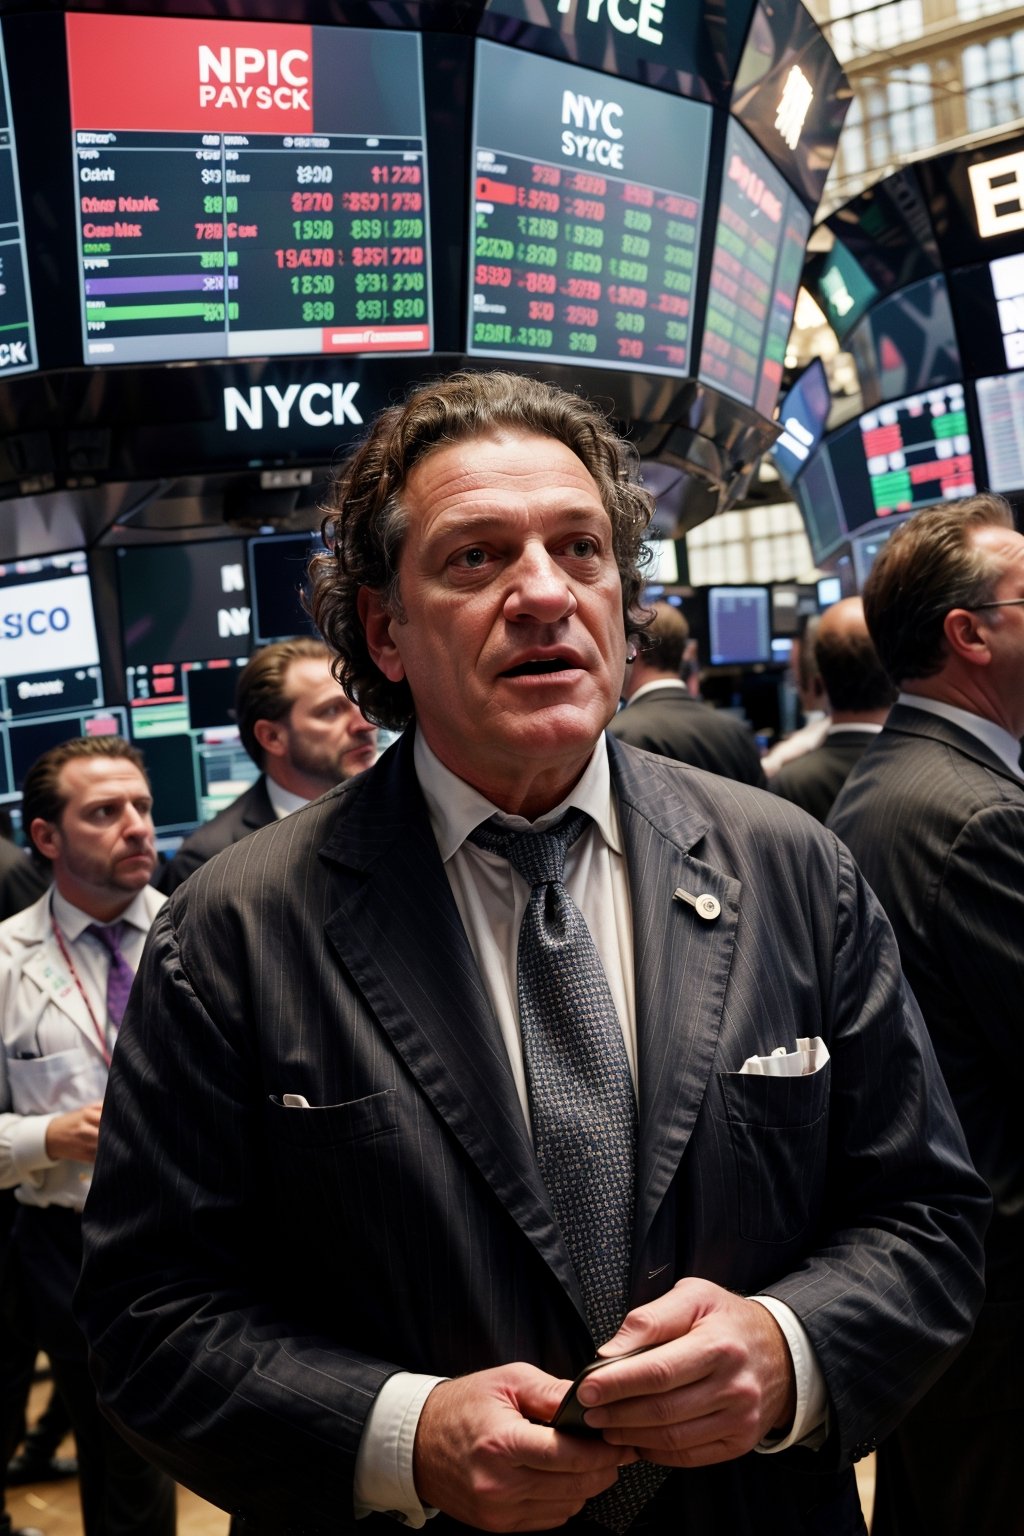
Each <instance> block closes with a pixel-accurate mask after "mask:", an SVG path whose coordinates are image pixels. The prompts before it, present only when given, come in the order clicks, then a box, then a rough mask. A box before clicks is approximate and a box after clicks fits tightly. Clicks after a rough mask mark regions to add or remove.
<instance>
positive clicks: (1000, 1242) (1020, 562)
mask: <svg viewBox="0 0 1024 1536" xmlns="http://www.w3.org/2000/svg"><path fill="white" fill-rule="evenodd" d="M864 613H865V616H866V618H867V622H868V627H869V629H870V631H871V638H872V639H873V641H874V643H875V649H876V651H877V652H878V655H879V658H880V660H881V662H882V664H883V666H884V667H885V669H886V671H887V673H888V674H889V676H890V678H892V680H893V681H894V682H895V683H897V684H898V686H899V688H900V695H899V698H898V700H897V703H896V705H895V707H894V708H893V710H892V712H891V713H890V715H889V717H888V719H887V721H886V724H885V728H884V730H883V731H882V732H881V734H880V735H879V736H877V737H876V738H875V741H874V742H873V743H872V744H871V746H870V747H869V748H868V750H867V751H866V752H865V754H864V756H863V757H862V758H861V760H860V762H859V764H858V765H857V767H856V768H855V769H854V770H853V772H852V773H851V775H850V777H849V778H848V779H847V781H846V784H845V785H844V787H843V789H842V790H841V792H840V794H839V797H838V799H837V800H836V803H835V805H834V806H833V808H832V812H831V815H830V817H829V825H830V826H831V827H833V828H834V830H835V831H836V832H837V834H838V835H839V836H840V837H841V838H843V840H844V841H845V842H846V843H847V844H848V845H849V847H850V848H851V850H852V851H853V853H854V855H855V856H856V859H857V862H858V863H859V865H860V867H861V870H862V871H863V873H864V874H865V876H866V877H867V879H868V880H869V881H870V883H871V885H872V887H873V888H874V890H875V891H876V892H877V894H878V896H879V898H880V900H881V902H882V905H883V906H884V907H885V910H886V912H887V913H888V914H889V917H890V919H891V921H892V925H893V928H894V929H895V931H896V937H897V939H898V941H899V947H900V955H901V957H902V961H903V966H904V970H905V972H906V975H907V977H908V979H909V981H910V983H911V985H912V987H913V989H914V993H915V996H916V997H917V1000H918V1002H919V1003H920V1005H921V1011H922V1013H923V1014H924V1018H925V1022H926V1023H927V1025H928V1029H929V1032H930V1033H931V1036H932V1039H933V1041H934V1044H935V1048H936V1051H937V1053H938V1057H939V1061H940V1064H941V1066H942V1069H943V1071H944V1073H945V1075H946V1081H947V1083H948V1084H949V1088H950V1091H951V1093H952V1095H953V1101H954V1103H955V1104H956V1107H957V1110H958V1112H959V1115H960V1118H961V1121H962V1122H963V1127H964V1131H965V1133H966V1136H967V1142H968V1145H969V1147H970V1149H971V1154H972V1156H973V1158H974V1161H975V1163H976V1165H977V1168H978V1171H979V1172H980V1173H982V1174H983V1175H984V1176H985V1178H986V1179H987V1180H988V1183H989V1186H990V1188H991V1190H992V1194H993V1197H994V1207H993V1216H992V1225H991V1227H990V1229H989V1233H988V1241H987V1247H986V1299H985V1306H984V1308H983V1310H982V1313H981V1316H980V1318H979V1320H978V1325H977V1328H976V1330H975V1333H974V1336H973V1338H972V1339H971V1342H970V1344H969V1345H968V1346H967V1348H966V1349H965V1350H964V1352H963V1354H962V1355H961V1357H960V1359H959V1360H957V1362H956V1364H955V1366H954V1367H953V1369H952V1370H951V1371H950V1373H949V1375H948V1376H947V1377H945V1378H944V1379H943V1380H942V1381H941V1382H940V1383H939V1385H938V1387H937V1388H936V1389H935V1391H934V1392H932V1393H929V1395H928V1396H927V1397H926V1398H925V1399H924V1400H923V1401H922V1402H921V1403H920V1405H919V1406H918V1407H917V1408H916V1409H915V1410H914V1411H913V1412H912V1413H911V1414H909V1415H908V1417H907V1419H906V1422H905V1423H904V1424H903V1425H902V1426H901V1427H900V1429H899V1430H898V1431H897V1432H896V1434H895V1435H894V1436H893V1437H892V1438H891V1439H890V1440H889V1441H887V1442H886V1443H885V1445H884V1446H882V1448H881V1450H880V1452H879V1465H878V1479H877V1488H876V1513H875V1523H874V1525H873V1527H872V1529H873V1530H874V1531H876V1532H877V1533H879V1536H894V1533H899V1536H904V1533H907V1532H917V1531H928V1532H929V1536H959V1533H960V1532H962V1531H965V1530H976V1531H1000V1532H1006V1533H1007V1536H1009V1533H1010V1532H1014V1533H1019V1532H1024V1487H1022V1486H1021V1481H1020V1478H1019V1477H1018V1476H1017V1473H1016V1452H1017V1447H1018V1446H1019V1444H1020V1437H1021V1433H1022V1431H1024V1412H1022V1411H1021V1406H1020V1391H1019V1382H1020V1379H1021V1374H1022V1372H1024V1139H1022V1137H1021V1134H1020V1121H1019V1109H1018V1105H1017V1095H1016V1066H1017V1046H1018V1044H1019V1041H1020V1034H1021V1031H1020V1008H1021V994H1022V990H1024V777H1022V774H1021V767H1020V738H1021V737H1022V736H1024V538H1022V537H1021V535H1020V534H1019V533H1018V532H1017V531H1016V529H1015V528H1014V525H1013V515H1012V513H1011V511H1010V508H1009V506H1008V505H1007V503H1006V502H1005V501H1003V499H1002V498H1001V497H998V496H992V495H989V494H985V495H981V496H977V497H972V498H971V499H970V500H968V501H964V502H960V503H957V504H956V505H953V506H937V507H931V508H928V509H926V510H925V511H923V512H920V513H918V514H917V515H916V516H915V517H913V518H911V519H910V521H909V522H907V523H906V524H904V525H903V527H901V528H898V529H897V530H896V532H895V533H894V534H893V536H892V538H891V540H890V541H889V542H888V543H887V544H886V546H885V549H884V550H883V552H882V554H881V555H880V556H879V558H878V561H877V563H876V565H875V566H874V567H873V569H872V571H871V574H870V576H869V578H868V581H867V583H866V585H865V588H864Z"/></svg>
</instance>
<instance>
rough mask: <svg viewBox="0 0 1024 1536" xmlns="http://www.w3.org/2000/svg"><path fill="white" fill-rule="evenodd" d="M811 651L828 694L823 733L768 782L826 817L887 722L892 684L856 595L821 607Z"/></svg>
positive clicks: (787, 796)
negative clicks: (848, 778)
mask: <svg viewBox="0 0 1024 1536" xmlns="http://www.w3.org/2000/svg"><path fill="white" fill-rule="evenodd" d="M814 656H815V661H816V664H817V670H818V674H819V675H820V678H821V681H822V684H823V685H824V688H825V692H826V694H827V695H828V705H829V714H828V725H827V729H826V732H825V739H824V741H823V742H822V743H821V745H820V746H818V747H812V748H811V750H810V751H809V752H804V753H802V754H801V756H799V757H794V758H792V759H791V760H790V761H789V762H788V763H783V765H782V767H781V768H780V769H778V771H777V772H776V774H775V776H774V777H773V779H772V781H771V787H772V789H773V790H774V791H775V793H776V794H777V795H782V797H783V798H784V799H786V800H792V801H793V803H794V804H795V805H799V806H802V807H803V809H804V810H805V811H809V812H810V813H811V815H812V816H816V817H817V818H818V820H819V821H824V820H825V818H826V817H827V815H828V813H829V811H830V810H831V809H832V802H833V801H834V800H835V798H836V795H838V793H839V791H840V789H841V788H842V787H843V784H844V783H845V782H846V779H847V777H848V776H849V774H850V772H851V770H852V769H853V767H854V766H855V764H856V763H857V762H858V761H859V759H860V756H861V754H862V753H863V752H864V750H865V749H866V748H867V747H868V746H869V745H870V743H871V741H872V740H873V739H874V737H875V736H877V734H878V732H879V731H880V730H881V729H882V726H883V725H884V724H885V718H886V716H887V715H888V713H889V710H890V709H891V707H892V705H893V703H894V701H895V699H896V689H895V688H894V687H893V685H892V683H891V682H890V681H889V679H888V677H887V676H886V673H885V671H884V669H883V667H882V664H881V662H880V661H879V659H878V655H877V653H876V651H875V647H874V646H873V645H872V643H871V636H870V635H869V634H868V626H867V623H866V622H865V619H864V604H863V603H862V602H861V600H860V598H859V597H845V598H843V599H842V600H841V601H840V602H838V603H833V604H832V607H831V608H826V609H825V612H824V613H823V614H822V615H821V619H820V621H819V623H818V629H817V639H816V641H815V644H814Z"/></svg>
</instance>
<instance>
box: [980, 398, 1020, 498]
mask: <svg viewBox="0 0 1024 1536" xmlns="http://www.w3.org/2000/svg"><path fill="white" fill-rule="evenodd" d="M976 387H977V399H978V416H979V419H980V421H981V436H982V441H983V442H984V444H985V463H986V465H987V467H988V488H989V489H990V490H993V491H1019V490H1020V489H1021V487H1022V486H1024V373H1005V374H1002V375H999V376H997V377H995V378H990V379H979V380H978V383H977V386H976Z"/></svg>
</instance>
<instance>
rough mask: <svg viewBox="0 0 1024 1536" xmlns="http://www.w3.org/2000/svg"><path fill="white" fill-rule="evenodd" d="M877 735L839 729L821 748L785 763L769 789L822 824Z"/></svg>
mask: <svg viewBox="0 0 1024 1536" xmlns="http://www.w3.org/2000/svg"><path fill="white" fill-rule="evenodd" d="M877 734H878V732H877V731H864V730H859V729H858V728H857V726H855V725H845V726H843V727H842V728H841V729H840V728H837V729H835V730H833V731H832V732H830V734H829V735H828V736H827V737H826V738H825V740H824V741H823V742H822V744H821V746H820V747H814V748H813V749H812V750H811V751H810V752H805V753H804V755H803V756H802V757H794V759H793V761H792V762H790V763H783V765H782V767H781V768H780V769H779V771H778V773H777V774H776V775H775V777H774V778H773V779H772V780H771V784H770V786H769V787H770V788H771V790H772V791H773V792H774V793H775V794H777V795H781V796H782V798H783V799H784V800H792V802H793V804H794V805H799V806H800V808H801V809H802V810H804V811H809V812H810V814H811V815H812V816H815V817H817V819H818V820H819V821H825V820H826V819H827V818H828V813H829V811H830V810H831V809H832V802H833V801H834V800H835V798H836V795H838V793H839V791H840V790H841V789H842V787H843V785H844V784H845V783H846V780H847V778H848V777H849V775H850V773H851V772H852V771H853V769H854V768H855V767H856V765H857V763H859V762H860V759H861V757H862V756H863V754H864V752H865V750H866V749H867V748H868V747H869V746H870V745H871V743H872V742H873V741H874V739H875V737H876V736H877Z"/></svg>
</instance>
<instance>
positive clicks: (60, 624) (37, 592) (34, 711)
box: [0, 550, 104, 734]
mask: <svg viewBox="0 0 1024 1536" xmlns="http://www.w3.org/2000/svg"><path fill="white" fill-rule="evenodd" d="M103 703H104V695H103V678H102V675H101V672H100V656H99V646H98V643H97V639H96V621H95V617H94V614H93V603H92V591H91V588H90V585H89V575H88V568H87V565H86V557H85V555H84V553H82V552H81V551H78V550H76V551H72V552H71V553H68V554H62V555H47V556H44V557H40V558H37V559H32V560H19V561H15V562H11V563H9V564H5V565H0V718H2V719H3V720H5V721H14V720H21V719H25V718H30V717H32V716H36V715H52V714H59V713H61V712H62V711H71V710H81V709H88V708H90V707H92V706H93V705H97V704H103ZM72 734H74V733H72Z"/></svg>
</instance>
